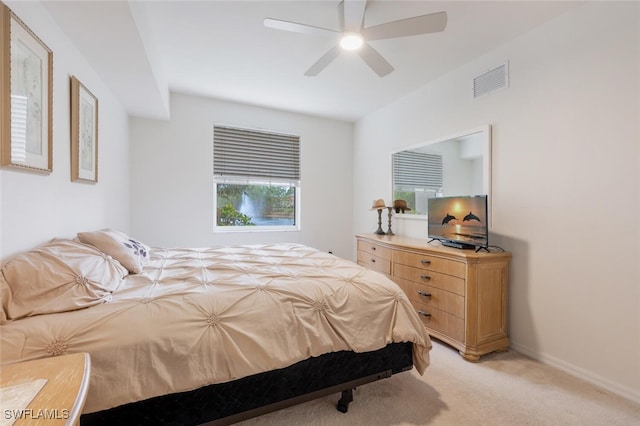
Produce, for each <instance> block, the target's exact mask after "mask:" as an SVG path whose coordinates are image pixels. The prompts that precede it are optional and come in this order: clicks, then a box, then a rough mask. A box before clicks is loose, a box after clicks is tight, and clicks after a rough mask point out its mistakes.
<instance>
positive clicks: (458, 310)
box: [356, 234, 511, 361]
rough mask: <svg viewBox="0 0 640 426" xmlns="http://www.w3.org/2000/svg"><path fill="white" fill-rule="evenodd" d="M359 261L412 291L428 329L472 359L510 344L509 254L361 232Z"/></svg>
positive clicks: (413, 299)
mask: <svg viewBox="0 0 640 426" xmlns="http://www.w3.org/2000/svg"><path fill="white" fill-rule="evenodd" d="M356 239H357V243H358V263H359V264H360V265H362V266H365V267H367V268H369V269H373V270H376V271H378V272H381V273H383V274H385V275H386V276H388V277H389V278H391V279H392V280H393V281H394V282H396V283H397V284H398V285H399V286H400V287H401V288H402V289H403V290H404V291H405V293H406V294H407V296H408V297H409V300H410V301H411V303H412V304H413V306H414V307H415V308H416V311H417V312H418V315H419V316H420V318H421V319H422V321H423V322H424V325H425V327H426V328H427V331H428V333H429V334H430V335H431V336H433V337H435V338H437V339H439V340H442V341H443V342H446V343H448V344H450V345H451V346H453V347H455V348H456V349H458V350H459V351H460V354H461V355H462V356H463V357H464V358H465V359H467V360H469V361H477V360H478V359H479V358H480V356H481V355H484V354H486V353H489V352H492V351H501V350H506V349H507V348H508V347H509V338H508V335H507V301H508V294H507V290H508V280H509V262H510V260H511V254H510V253H507V252H491V253H487V252H478V253H476V252H475V251H473V250H459V249H454V248H449V247H443V246H441V245H439V243H432V244H427V239H426V238H425V239H424V240H422V239H417V238H407V237H400V236H387V235H375V234H374V235H356Z"/></svg>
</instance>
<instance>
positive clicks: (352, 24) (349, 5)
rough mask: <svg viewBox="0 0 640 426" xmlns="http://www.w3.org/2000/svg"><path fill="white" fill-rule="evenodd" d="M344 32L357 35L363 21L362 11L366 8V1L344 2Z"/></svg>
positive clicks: (348, 0)
mask: <svg viewBox="0 0 640 426" xmlns="http://www.w3.org/2000/svg"><path fill="white" fill-rule="evenodd" d="M342 7H343V8H344V30H345V31H351V32H354V33H359V32H360V30H361V29H362V22H363V20H364V10H365V8H366V7H367V1H366V0H344V1H343V2H342Z"/></svg>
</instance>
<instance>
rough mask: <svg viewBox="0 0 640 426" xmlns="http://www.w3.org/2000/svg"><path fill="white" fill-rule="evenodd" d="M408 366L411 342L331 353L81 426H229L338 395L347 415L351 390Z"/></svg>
mask: <svg viewBox="0 0 640 426" xmlns="http://www.w3.org/2000/svg"><path fill="white" fill-rule="evenodd" d="M411 368H413V352H412V344H411V343H391V344H389V345H387V346H386V347H384V348H382V349H379V350H377V351H372V352H364V353H355V352H351V351H341V352H333V353H328V354H324V355H322V356H319V357H314V358H309V359H307V360H304V361H300V362H298V363H296V364H293V365H291V366H289V367H286V368H283V369H279V370H273V371H267V372H264V373H259V374H255V375H253V376H249V377H245V378H242V379H238V380H234V381H232V382H227V383H219V384H213V385H209V386H205V387H202V388H199V389H195V390H192V391H188V392H180V393H175V394H170V395H162V396H158V397H155V398H150V399H146V400H144V401H139V402H134V403H130V404H125V405H121V406H119V407H115V408H111V409H108V410H104V411H99V412H96V413H89V414H83V415H82V417H81V418H80V424H81V425H82V426H93V425H113V424H136V425H197V424H203V423H206V424H208V425H228V424H232V423H236V422H239V421H242V420H246V419H249V418H251V417H256V416H259V415H262V414H266V413H269V412H272V411H276V410H280V409H282V408H286V407H290V406H292V405H295V404H299V403H302V402H306V401H309V400H312V399H315V398H320V397H323V396H326V395H329V394H332V393H338V392H342V397H341V398H340V400H339V401H338V403H337V409H338V410H339V411H341V412H343V413H346V412H347V410H348V409H349V403H350V402H351V401H353V389H354V388H355V387H357V386H360V385H363V384H365V383H369V382H372V381H375V380H379V379H383V378H386V377H390V376H391V375H392V374H396V373H399V372H402V371H407V370H410V369H411Z"/></svg>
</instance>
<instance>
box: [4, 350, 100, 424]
mask: <svg viewBox="0 0 640 426" xmlns="http://www.w3.org/2000/svg"><path fill="white" fill-rule="evenodd" d="M90 370H91V360H90V358H89V354H87V353H76V354H70V355H61V356H55V357H50V358H43V359H37V360H33V361H25V362H18V363H15V364H9V365H3V366H2V368H1V369H0V387H2V388H5V387H9V386H14V385H20V384H23V383H27V382H31V381H34V380H37V379H47V382H46V384H45V385H44V386H43V387H42V389H40V391H39V392H38V393H37V395H36V396H35V397H34V398H33V400H32V401H31V402H30V403H29V405H28V406H27V407H26V409H25V410H24V411H22V412H19V411H15V410H13V408H12V407H5V406H4V404H3V406H2V412H1V413H0V416H2V419H3V420H9V419H16V422H15V423H14V425H15V426H20V425H27V424H28V425H40V424H42V425H76V424H79V422H80V414H82V408H83V407H84V402H85V399H86V397H87V390H88V388H89V372H90Z"/></svg>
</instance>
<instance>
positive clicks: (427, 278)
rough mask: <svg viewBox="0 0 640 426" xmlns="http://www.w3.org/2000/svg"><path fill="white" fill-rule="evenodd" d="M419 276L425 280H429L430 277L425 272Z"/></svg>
mask: <svg viewBox="0 0 640 426" xmlns="http://www.w3.org/2000/svg"><path fill="white" fill-rule="evenodd" d="M420 278H422V279H423V280H425V281H429V280H430V279H431V277H430V276H429V275H427V274H421V275H420Z"/></svg>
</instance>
